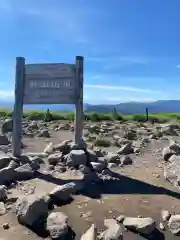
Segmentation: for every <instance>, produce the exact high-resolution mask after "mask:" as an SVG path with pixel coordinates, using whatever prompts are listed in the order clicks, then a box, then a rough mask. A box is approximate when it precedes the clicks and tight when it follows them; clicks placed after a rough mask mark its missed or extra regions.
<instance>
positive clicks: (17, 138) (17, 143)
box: [12, 57, 25, 157]
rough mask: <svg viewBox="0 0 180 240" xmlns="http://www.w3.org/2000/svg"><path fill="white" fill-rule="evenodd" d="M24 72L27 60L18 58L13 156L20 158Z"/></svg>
mask: <svg viewBox="0 0 180 240" xmlns="http://www.w3.org/2000/svg"><path fill="white" fill-rule="evenodd" d="M24 72H25V59H24V58H22V57H17V58H16V76H15V104H14V113H13V136H12V144H13V156H15V157H19V156H20V154H21V135H22V129H21V121H22V115H23V91H24Z"/></svg>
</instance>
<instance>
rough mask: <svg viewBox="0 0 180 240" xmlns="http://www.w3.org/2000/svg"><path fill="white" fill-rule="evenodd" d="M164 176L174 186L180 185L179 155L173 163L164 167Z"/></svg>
mask: <svg viewBox="0 0 180 240" xmlns="http://www.w3.org/2000/svg"><path fill="white" fill-rule="evenodd" d="M164 178H165V179H166V180H168V181H169V182H170V183H172V184H173V185H174V186H178V185H179V183H180V182H179V180H180V161H179V157H177V158H174V160H173V162H172V163H169V164H168V165H166V166H165V167H164Z"/></svg>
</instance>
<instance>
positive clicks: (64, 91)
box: [24, 63, 76, 104]
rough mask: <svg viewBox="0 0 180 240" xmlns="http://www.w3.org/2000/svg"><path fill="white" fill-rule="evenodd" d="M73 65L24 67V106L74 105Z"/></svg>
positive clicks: (33, 65) (31, 65)
mask: <svg viewBox="0 0 180 240" xmlns="http://www.w3.org/2000/svg"><path fill="white" fill-rule="evenodd" d="M75 69H76V67H75V64H64V63H59V64H28V65H26V66H25V88H24V104H75V103H76V95H75Z"/></svg>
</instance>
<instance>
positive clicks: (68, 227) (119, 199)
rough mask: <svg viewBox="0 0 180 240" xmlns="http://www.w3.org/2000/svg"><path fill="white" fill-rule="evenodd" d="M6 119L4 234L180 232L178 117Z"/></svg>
mask: <svg viewBox="0 0 180 240" xmlns="http://www.w3.org/2000/svg"><path fill="white" fill-rule="evenodd" d="M84 128H85V129H84V141H82V146H81V147H80V148H79V147H77V146H76V145H75V144H74V143H73V124H72V123H67V122H66V123H64V122H56V123H54V122H53V123H43V122H32V121H31V122H28V121H25V122H23V139H22V155H21V156H20V158H15V157H13V156H12V145H11V137H12V134H11V131H12V121H11V120H7V121H4V122H1V132H2V133H1V135H0V228H1V236H0V240H8V239H12V238H13V239H15V240H17V239H18V240H22V239H27V240H29V239H32V240H36V239H77V240H80V239H81V240H85V239H86V240H95V239H104V240H112V239H116V240H118V239H128V240H134V239H158V240H161V239H172V240H173V239H178V238H179V236H178V235H179V234H180V209H179V205H180V190H179V188H180V145H179V143H180V124H179V123H178V122H170V123H167V124H151V123H135V122H126V123H124V122H104V123H103V122H101V123H90V122H89V123H85V126H84Z"/></svg>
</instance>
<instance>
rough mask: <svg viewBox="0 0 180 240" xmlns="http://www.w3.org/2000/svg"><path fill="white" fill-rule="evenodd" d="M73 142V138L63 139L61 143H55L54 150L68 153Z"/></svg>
mask: <svg viewBox="0 0 180 240" xmlns="http://www.w3.org/2000/svg"><path fill="white" fill-rule="evenodd" d="M71 143H72V141H71V140H65V141H62V142H61V143H59V144H56V145H54V150H55V151H60V152H62V153H63V154H68V153H69V152H70V149H71Z"/></svg>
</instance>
